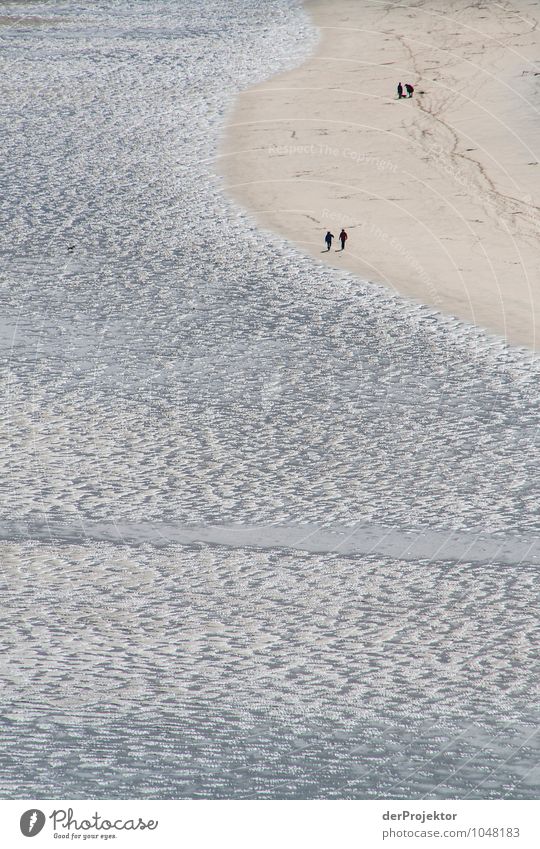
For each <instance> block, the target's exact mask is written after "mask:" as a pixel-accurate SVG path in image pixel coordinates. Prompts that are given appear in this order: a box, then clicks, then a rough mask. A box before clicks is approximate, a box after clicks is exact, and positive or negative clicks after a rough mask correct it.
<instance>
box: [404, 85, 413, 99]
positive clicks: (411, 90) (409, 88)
mask: <svg viewBox="0 0 540 849" xmlns="http://www.w3.org/2000/svg"><path fill="white" fill-rule="evenodd" d="M405 88H406V89H407V97H412V96H413V92H414V86H412V85H411V84H410V83H405Z"/></svg>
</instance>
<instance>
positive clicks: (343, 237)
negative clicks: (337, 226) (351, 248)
mask: <svg viewBox="0 0 540 849" xmlns="http://www.w3.org/2000/svg"><path fill="white" fill-rule="evenodd" d="M348 238H349V237H348V236H347V233H346V232H345V230H342V231H341V233H340V234H339V241H340V242H341V250H342V251H344V250H345V242H346V241H347V239H348Z"/></svg>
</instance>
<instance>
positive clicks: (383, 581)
mask: <svg viewBox="0 0 540 849" xmlns="http://www.w3.org/2000/svg"><path fill="white" fill-rule="evenodd" d="M38 6H40V7H41V6H43V14H45V13H46V15H47V16H49V17H54V16H57V22H56V24H55V25H54V26H53V25H48V26H47V27H32V28H31V29H18V28H6V27H4V28H2V31H1V33H0V35H1V37H2V41H3V47H4V50H3V54H2V58H1V62H2V66H3V67H2V72H3V78H4V80H6V81H7V83H6V86H5V88H6V93H5V96H4V99H3V102H2V104H1V106H0V110H1V117H2V121H1V122H0V143H1V146H2V150H3V151H4V153H5V154H7V155H5V156H4V157H3V161H2V185H3V187H4V191H3V193H2V194H1V195H0V209H1V211H2V217H3V219H4V220H6V221H8V222H9V227H7V228H4V229H3V231H2V233H1V234H0V240H1V241H0V250H1V254H2V267H3V271H2V276H1V279H0V300H1V304H2V324H1V344H2V347H3V354H4V356H3V357H2V362H3V372H4V374H3V381H2V385H3V386H4V389H5V393H6V395H5V400H4V405H3V409H2V412H1V415H2V442H3V446H5V448H6V449H7V451H5V452H4V460H3V462H4V468H3V474H2V476H1V480H2V481H3V484H2V486H3V501H2V509H1V513H0V523H1V527H2V529H3V531H2V536H3V537H4V538H5V539H4V542H3V544H2V578H3V579H4V587H3V589H4V597H5V599H6V604H5V605H4V606H3V610H2V618H3V627H2V633H3V634H4V635H5V640H4V651H3V652H2V656H1V661H0V663H1V669H2V672H1V677H2V679H3V681H4V682H5V686H4V688H3V697H2V701H3V705H4V710H3V716H4V719H3V722H4V730H3V735H2V743H1V744H0V758H1V762H2V768H1V770H0V774H1V778H0V792H1V794H2V796H3V797H4V798H20V797H24V796H28V797H33V798H54V797H64V798H85V797H95V796H101V797H107V798H109V797H116V798H126V797H130V796H132V797H140V798H174V797H197V798H198V797H205V796H206V797H229V796H230V797H235V798H243V797H249V798H253V797H264V798H276V797H281V798H285V797H286V798H298V797H309V798H311V797H332V798H340V797H344V798H348V797H351V796H357V797H366V798H367V797H385V796H386V797H395V798H403V797H408V796H413V797H415V796H416V797H421V798H426V797H433V798H443V797H466V798H469V797H471V798H474V797H476V798H491V797H501V796H508V797H511V798H532V797H534V796H535V794H536V790H535V786H534V785H535V782H536V783H537V780H538V771H537V769H536V771H535V763H537V761H538V754H537V751H536V753H535V748H534V744H535V740H536V738H535V736H534V729H535V721H536V716H535V710H534V703H535V698H534V690H535V681H536V679H535V677H534V645H535V622H536V616H537V612H536V610H535V607H534V605H535V600H536V596H535V593H534V587H535V578H536V573H537V569H536V568H535V567H534V566H533V565H532V562H533V560H534V559H533V558H529V559H528V558H527V555H526V554H525V555H524V553H523V546H524V545H525V544H526V543H528V542H530V543H531V546H534V545H536V544H537V541H538V538H539V537H540V530H539V527H538V525H539V523H538V517H537V509H536V505H537V503H538V476H537V469H538V466H539V459H540V458H539V453H540V452H539V448H538V423H539V407H538V392H537V387H538V377H539V367H538V361H536V360H533V359H532V355H530V354H528V353H527V352H524V351H518V350H510V349H508V348H506V347H505V346H504V345H503V343H502V342H499V341H498V340H495V339H492V338H489V337H487V336H485V335H484V334H482V333H481V332H479V331H477V330H475V329H473V328H468V327H465V326H463V325H461V324H460V323H458V322H457V321H454V320H453V319H450V318H444V317H442V316H439V315H438V314H436V313H435V312H434V311H433V310H430V309H427V308H422V307H418V306H416V305H414V304H407V303H406V302H404V301H402V300H401V299H399V298H396V297H394V296H393V295H391V294H390V293H388V292H386V291H384V290H382V289H380V288H378V287H375V286H371V285H369V284H367V283H362V282H361V281H358V280H356V279H353V278H351V277H348V276H346V275H339V274H333V273H331V272H330V271H329V270H328V269H326V268H324V267H322V266H318V265H316V264H314V263H313V262H312V261H311V260H309V259H307V258H305V257H303V256H301V255H300V254H299V253H298V252H297V251H296V250H295V249H294V248H293V247H291V246H288V245H285V244H283V243H281V242H280V241H278V240H276V239H274V238H273V237H271V236H270V235H268V234H263V233H260V232H259V231H258V230H257V229H256V227H255V226H254V224H253V223H252V222H251V220H250V219H249V216H247V215H246V214H244V213H243V212H242V211H241V210H238V209H237V208H236V207H235V206H234V205H233V204H232V203H231V202H229V201H228V200H227V198H226V197H225V196H224V194H223V192H222V186H221V182H220V180H219V179H218V178H217V177H215V176H214V169H215V156H216V153H217V149H218V147H217V145H218V138H219V132H220V128H221V127H222V125H223V122H224V118H225V114H226V109H227V108H228V107H229V106H230V104H231V102H232V97H233V96H234V93H235V92H236V91H237V90H238V88H239V87H242V86H245V85H248V84H249V83H250V82H252V81H253V79H254V78H257V77H259V78H263V77H265V76H268V75H269V74H270V73H271V72H272V71H274V70H277V69H279V68H282V67H284V66H285V65H286V64H288V63H289V64H294V62H298V61H300V57H301V56H302V55H303V53H304V52H305V51H306V50H307V49H309V46H310V45H311V44H312V43H313V42H314V38H315V35H314V33H312V32H311V30H310V29H309V27H308V24H307V22H306V20H305V19H304V17H303V15H302V13H301V12H300V11H299V10H298V9H296V8H291V7H290V5H289V4H288V3H287V2H285V0H283V2H282V0H279V2H271V3H268V4H264V6H261V5H260V4H259V3H256V2H254V0H253V2H251V0H246V1H245V2H232V3H227V4H222V3H219V2H217V0H216V1H215V2H206V3H204V4H201V3H197V4H195V3H194V2H182V3H181V4H180V3H173V2H171V3H163V2H160V3H153V2H145V3H142V2H135V3H129V4H128V3H124V2H118V3H115V4H114V6H113V7H111V4H110V3H107V4H105V3H102V4H100V3H98V4H93V6H92V9H91V10H90V11H88V10H84V11H83V10H78V9H76V8H74V7H73V5H72V4H62V3H58V4H56V3H47V4H36V3H32V14H38V12H36V8H37V7H38ZM11 8H12V7H10V9H11ZM13 8H16V7H13ZM23 8H24V7H21V9H23ZM10 14H12V12H11V11H10ZM216 80H219V85H217V84H216ZM71 246H73V250H68V248H70V247H71ZM96 523H98V525H99V527H100V528H101V531H100V533H101V536H100V535H99V533H97V532H96V531H95V525H96ZM126 523H127V524H128V525H129V527H130V528H131V529H135V530H133V533H132V538H131V537H130V538H126V536H125V535H124V537H122V531H121V529H122V527H124V526H125V525H126ZM216 525H236V526H238V525H246V526H248V525H249V526H250V527H251V528H255V529H256V528H257V527H259V526H264V533H263V532H262V531H261V533H260V537H258V538H257V539H255V541H253V539H252V538H251V537H250V543H249V544H250V548H247V547H246V543H245V541H244V537H242V534H240V533H239V534H238V540H237V547H235V545H234V538H233V540H232V544H231V539H230V536H229V538H228V539H227V547H225V546H223V545H222V544H221V543H222V542H223V540H222V539H220V538H218V539H217V540H216V541H215V542H214V544H213V545H209V544H208V531H207V530H205V529H207V528H208V526H216ZM359 525H361V526H362V527H363V528H364V527H367V528H368V530H369V527H370V526H373V528H374V529H375V530H376V531H377V533H378V532H379V530H380V528H381V527H384V528H389V529H392V532H393V534H394V536H393V537H392V540H393V541H392V548H391V549H387V550H382V552H381V551H380V550H379V549H377V551H378V552H379V553H377V554H376V553H371V554H370V550H369V547H368V548H367V549H366V547H365V546H364V547H363V548H362V549H361V553H354V552H353V553H350V554H349V555H348V556H345V555H343V552H342V550H341V548H340V547H338V550H337V551H336V552H334V553H332V551H326V553H315V552H312V553H307V552H306V553H304V552H302V551H298V550H292V548H291V549H289V550H288V549H287V543H288V542H290V543H291V545H292V541H293V536H294V533H293V531H291V530H290V529H291V526H292V527H293V529H294V527H296V526H300V527H303V526H306V527H307V528H309V529H310V530H309V532H310V533H311V531H312V530H313V528H319V529H321V530H323V531H326V532H328V534H330V535H331V534H332V533H333V532H334V531H335V529H336V528H338V529H339V530H340V532H342V531H343V528H345V529H347V528H350V529H351V531H352V529H354V528H357V526H359ZM60 526H61V528H62V529H63V530H62V531H61V532H60V531H59V527H60ZM91 526H92V528H93V529H94V530H93V531H91ZM115 527H116V528H118V527H120V534H119V539H118V540H115V539H114V535H111V532H110V529H111V528H113V529H114V528H115ZM167 527H171V528H178V527H180V528H185V527H187V528H195V529H196V528H201V529H202V530H201V534H200V542H198V543H197V541H193V540H191V541H190V542H188V543H185V544H182V543H181V542H178V541H175V539H174V537H173V534H172V532H171V534H170V535H168V534H167V530H166V529H167ZM272 527H275V528H276V538H275V540H274V541H272V536H271V533H270V531H269V528H270V530H271V528H272ZM104 528H105V529H109V530H107V531H106V532H104V531H103V529H104ZM377 529H379V530H377ZM435 532H437V533H439V534H442V536H437V535H436V534H435V536H433V534H434V533H435ZM205 533H206V536H205ZM250 533H253V531H250ZM255 533H257V531H255ZM410 533H412V534H418V533H424V534H428V535H429V534H431V536H429V539H430V540H431V541H433V540H440V539H445V540H450V541H453V542H452V545H453V547H452V545H451V544H450V543H449V544H448V546H447V548H446V549H445V550H444V551H441V550H440V546H439V544H438V543H436V544H435V543H434V544H433V545H432V546H431V548H430V550H429V551H428V552H427V554H426V552H425V551H423V550H422V552H421V553H420V554H419V553H416V557H415V552H414V550H413V552H412V555H411V538H410ZM477 535H479V538H480V540H481V541H482V540H483V539H484V538H486V539H488V540H489V539H494V540H495V541H497V540H499V541H504V540H506V539H509V538H511V539H512V540H514V541H517V542H516V544H517V545H518V548H516V549H512V550H515V551H517V552H519V554H518V555H516V558H515V562H513V560H512V558H511V557H507V558H506V559H499V560H498V559H497V557H494V559H493V562H489V559H488V561H487V562H486V558H485V557H483V558H480V561H481V562H480V561H479V560H478V558H477V559H476V560H475V559H474V557H473V556H472V553H471V559H470V560H468V559H467V545H468V543H467V541H468V540H470V539H475V538H476V536H477ZM297 536H298V535H297V534H296V538H297ZM384 536H385V534H383V537H384ZM156 537H159V540H158V541H157V540H156ZM276 540H279V545H278V543H277V542H276ZM396 540H397V542H396ZM399 540H403V544H402V546H401V543H400V542H399ZM253 545H256V546H258V547H259V548H260V549H261V550H259V551H257V550H254V549H253V547H252V546H253ZM396 546H397V547H396ZM519 546H521V547H519ZM330 547H331V546H330ZM496 548H497V546H495V550H496ZM464 549H465V550H464ZM535 550H537V548H536V549H535ZM525 551H526V546H525ZM456 552H457V553H456ZM420 558H421V559H420Z"/></svg>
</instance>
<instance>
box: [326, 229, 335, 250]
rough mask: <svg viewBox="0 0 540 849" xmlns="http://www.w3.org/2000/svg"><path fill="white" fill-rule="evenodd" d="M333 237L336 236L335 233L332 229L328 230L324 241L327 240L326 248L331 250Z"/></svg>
mask: <svg viewBox="0 0 540 849" xmlns="http://www.w3.org/2000/svg"><path fill="white" fill-rule="evenodd" d="M333 238H335V237H334V234H333V233H331V232H330V230H328V232H327V234H326V236H325V237H324V241H325V242H326V249H327V250H330V248H331V247H332V239H333Z"/></svg>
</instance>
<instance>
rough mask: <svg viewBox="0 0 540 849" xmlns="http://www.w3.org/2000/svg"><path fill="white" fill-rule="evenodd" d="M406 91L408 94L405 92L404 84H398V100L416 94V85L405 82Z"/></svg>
mask: <svg viewBox="0 0 540 849" xmlns="http://www.w3.org/2000/svg"><path fill="white" fill-rule="evenodd" d="M405 91H406V92H407V94H403V86H402V85H401V83H398V86H397V96H398V100H401V98H402V97H412V96H413V94H414V86H412V85H411V84H410V83H405Z"/></svg>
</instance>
